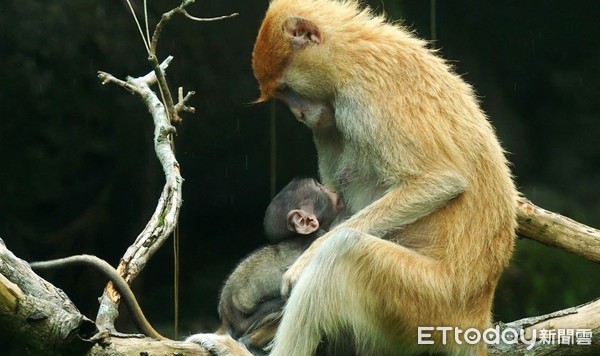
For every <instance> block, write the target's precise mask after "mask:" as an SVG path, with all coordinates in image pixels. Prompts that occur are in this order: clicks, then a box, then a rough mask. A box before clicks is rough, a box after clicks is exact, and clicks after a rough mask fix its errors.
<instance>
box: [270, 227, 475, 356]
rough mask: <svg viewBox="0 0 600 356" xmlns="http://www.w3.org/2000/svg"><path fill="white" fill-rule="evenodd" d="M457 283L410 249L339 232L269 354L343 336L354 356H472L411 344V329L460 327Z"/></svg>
mask: <svg viewBox="0 0 600 356" xmlns="http://www.w3.org/2000/svg"><path fill="white" fill-rule="evenodd" d="M455 279H456V277H454V278H450V275H449V272H448V271H447V270H446V269H445V268H444V267H443V266H442V264H441V263H439V262H437V261H434V260H432V259H430V258H427V257H424V256H422V255H420V254H418V253H416V252H414V251H412V250H409V249H407V248H404V247H402V246H399V245H396V244H394V243H391V242H389V241H385V240H382V239H379V238H376V237H373V236H370V235H367V234H363V233H360V232H357V231H354V230H351V229H341V230H339V231H338V232H337V233H336V234H334V235H333V236H332V237H331V238H330V239H328V240H327V241H325V242H324V243H323V244H322V245H321V247H320V248H319V250H318V251H317V252H316V254H315V256H314V258H313V260H312V261H311V263H310V264H309V265H308V266H307V268H306V269H305V270H304V272H303V273H302V275H301V277H300V279H299V280H298V284H297V285H296V286H295V288H294V289H293V290H292V293H291V295H290V298H289V300H288V302H287V304H286V307H285V309H284V314H283V319H282V321H281V324H280V327H279V329H278V331H277V334H276V337H275V343H274V347H273V351H272V353H271V355H275V356H284V355H286V356H287V355H298V356H305V355H306V356H309V355H313V353H314V352H315V350H316V349H317V347H318V345H319V342H320V341H321V340H322V339H324V338H327V340H329V341H333V342H334V344H335V343H336V342H339V341H342V342H343V341H344V340H336V337H337V336H339V335H347V334H350V335H352V336H353V340H352V342H353V343H354V347H356V350H357V354H358V355H410V354H414V353H420V352H424V351H425V352H430V351H433V352H437V351H443V352H448V353H450V354H461V353H465V354H472V353H476V352H478V351H476V350H474V349H473V348H470V349H469V350H463V349H461V348H457V345H446V346H444V345H442V342H441V340H440V339H439V335H437V336H434V340H435V345H427V346H428V348H425V346H419V345H417V327H419V326H455V325H453V323H459V319H460V317H459V316H457V315H456V313H457V311H456V309H457V307H456V306H455V303H454V302H455V297H456V296H455V294H456V293H457V289H456V286H454V285H452V281H453V280H455ZM458 313H460V312H458ZM470 317H473V316H472V315H471V316H470ZM483 319H485V317H483ZM456 326H461V327H462V326H463V325H456ZM480 326H481V325H469V326H468V327H480ZM450 337H451V336H450V334H449V335H448V339H450ZM463 344H464V342H463ZM432 346H433V347H432ZM463 346H467V347H468V346H469V345H463Z"/></svg>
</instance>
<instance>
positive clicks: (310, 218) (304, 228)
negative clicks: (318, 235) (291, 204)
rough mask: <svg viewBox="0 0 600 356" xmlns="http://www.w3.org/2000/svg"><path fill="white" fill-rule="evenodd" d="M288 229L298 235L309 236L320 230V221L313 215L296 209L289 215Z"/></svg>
mask: <svg viewBox="0 0 600 356" xmlns="http://www.w3.org/2000/svg"><path fill="white" fill-rule="evenodd" d="M287 228H288V230H290V231H292V232H295V233H297V234H301V235H308V234H312V233H313V232H315V231H317V229H319V220H318V219H317V217H316V216H315V214H313V213H309V212H307V211H305V210H302V209H294V210H291V211H290V212H289V213H288V215H287Z"/></svg>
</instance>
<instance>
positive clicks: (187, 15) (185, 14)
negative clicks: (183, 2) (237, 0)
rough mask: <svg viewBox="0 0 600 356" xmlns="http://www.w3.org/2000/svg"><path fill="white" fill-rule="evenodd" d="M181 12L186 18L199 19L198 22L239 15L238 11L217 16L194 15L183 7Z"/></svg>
mask: <svg viewBox="0 0 600 356" xmlns="http://www.w3.org/2000/svg"><path fill="white" fill-rule="evenodd" d="M181 12H182V14H183V15H184V16H185V17H187V18H188V19H190V20H194V21H200V22H208V21H219V20H224V19H228V18H231V17H235V16H237V15H239V13H237V12H234V13H233V14H229V15H224V16H217V17H195V16H192V15H190V14H189V13H188V12H187V11H185V9H183V10H182V11H181Z"/></svg>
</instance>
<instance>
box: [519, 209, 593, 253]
mask: <svg viewBox="0 0 600 356" xmlns="http://www.w3.org/2000/svg"><path fill="white" fill-rule="evenodd" d="M518 206H519V210H518V213H517V222H518V223H519V228H518V229H517V233H518V234H519V235H521V236H524V237H527V238H529V239H532V240H536V241H538V242H541V243H543V244H544V245H548V246H553V247H558V248H560V249H563V250H565V251H568V252H571V253H573V254H575V255H577V256H581V257H584V258H587V259H588V260H590V261H594V262H600V231H599V230H596V229H594V228H592V227H589V226H586V225H584V224H581V223H578V222H577V221H574V220H571V219H569V218H567V217H565V216H562V215H560V214H556V213H553V212H551V211H548V210H544V209H542V208H540V207H537V206H535V205H534V204H533V203H532V202H531V201H529V200H527V199H526V198H523V197H521V198H519V200H518Z"/></svg>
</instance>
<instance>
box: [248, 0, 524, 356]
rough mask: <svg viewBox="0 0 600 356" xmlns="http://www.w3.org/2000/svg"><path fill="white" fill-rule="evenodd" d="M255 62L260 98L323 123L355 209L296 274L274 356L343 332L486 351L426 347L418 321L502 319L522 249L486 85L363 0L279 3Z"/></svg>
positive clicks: (391, 349) (323, 162) (360, 338)
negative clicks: (485, 104)
mask: <svg viewBox="0 0 600 356" xmlns="http://www.w3.org/2000/svg"><path fill="white" fill-rule="evenodd" d="M298 19H300V20H298ZM298 24H302V25H301V27H299V28H294V26H296V27H298V26H300V25H298ZM290 27H291V28H290ZM307 31H308V32H309V33H305V32H307ZM253 69H254V73H255V76H256V78H257V80H258V82H259V85H260V90H261V96H260V98H259V99H258V101H259V102H262V101H266V100H269V99H271V98H278V99H281V100H283V101H284V102H286V103H287V104H288V105H289V106H290V108H291V109H292V111H293V112H294V114H295V115H296V116H297V118H298V119H299V120H301V121H303V122H305V123H306V124H307V125H308V126H309V127H310V128H311V129H312V130H313V134H314V140H315V144H316V147H317V151H318V155H319V157H318V163H319V172H320V175H321V179H322V181H323V183H324V184H325V185H327V186H329V187H332V188H333V189H335V190H337V191H338V192H340V193H341V195H342V197H343V198H344V201H345V203H346V209H347V216H349V218H348V219H347V220H346V221H344V222H342V223H341V224H339V225H338V226H337V227H335V228H334V229H332V231H330V232H329V233H328V234H326V235H324V236H323V237H321V238H319V239H317V240H316V241H315V242H314V243H313V244H312V245H311V247H310V248H309V249H308V250H307V251H306V252H305V253H304V254H303V255H302V256H301V257H300V258H299V259H298V260H297V261H296V262H295V263H294V265H292V267H291V268H290V269H289V270H288V272H287V273H286V275H285V276H284V281H283V284H284V289H283V292H284V293H287V292H289V290H290V288H291V287H292V286H293V289H292V292H291V295H290V298H289V300H288V304H287V305H286V309H285V312H284V317H283V320H282V323H281V325H280V328H279V331H278V333H277V336H276V338H275V343H274V348H273V354H274V355H311V354H312V353H313V352H314V350H315V349H316V347H317V345H318V343H319V341H320V340H321V339H322V338H323V337H327V338H329V339H332V340H333V339H335V338H336V337H338V336H339V335H341V333H342V332H346V333H350V335H351V336H352V337H353V340H354V342H355V347H356V348H357V350H358V352H359V353H360V354H367V355H371V354H377V355H380V354H411V353H416V352H422V351H433V352H437V351H445V352H449V353H456V354H461V353H467V354H468V353H471V352H477V353H481V354H485V347H484V346H483V345H478V346H476V347H475V348H472V347H471V348H469V347H467V346H468V345H464V344H463V345H457V344H451V345H449V346H446V347H445V348H444V347H443V346H442V345H440V343H439V342H436V344H435V345H433V346H428V347H425V346H418V345H416V340H417V337H416V334H417V327H418V326H458V327H461V328H463V329H464V328H470V327H475V328H478V329H484V328H486V327H488V326H490V324H491V307H492V300H493V294H494V290H495V287H496V284H497V281H498V278H499V276H500V273H501V271H502V270H503V269H504V268H505V267H506V266H507V264H508V262H509V259H510V257H511V254H512V250H513V245H514V230H515V226H516V220H515V213H516V197H517V191H516V189H515V186H514V183H513V181H512V177H511V174H510V171H509V169H508V163H507V161H506V159H505V157H504V151H503V149H502V148H501V146H500V144H499V142H498V139H497V138H496V135H495V133H494V130H493V128H492V126H491V125H490V123H489V122H488V120H487V118H486V116H485V115H484V114H483V113H482V111H481V109H480V108H479V105H478V102H477V99H476V97H475V94H474V92H473V90H472V88H471V87H470V86H469V85H468V84H466V83H465V82H464V81H463V80H462V79H461V78H460V77H459V76H458V75H456V74H455V73H454V72H453V71H452V69H451V68H450V67H449V66H448V65H447V64H446V62H445V61H444V60H442V59H441V58H439V57H438V56H436V53H435V51H432V50H430V49H428V48H427V47H426V43H425V42H424V41H422V40H419V39H417V38H416V37H414V35H413V34H411V33H410V32H408V31H407V30H406V29H404V28H402V27H400V26H398V25H394V24H390V23H388V22H386V21H385V19H384V18H383V17H381V16H375V15H373V14H372V13H371V12H370V10H369V9H365V8H362V9H361V8H360V7H359V5H358V3H357V2H355V1H350V0H348V1H332V0H304V1H295V0H274V1H272V2H271V5H270V7H269V10H268V11H267V13H266V16H265V19H264V21H263V24H262V26H261V28H260V31H259V34H258V38H257V40H256V44H255V47H254V52H253ZM324 108H325V109H324ZM326 108H332V110H329V111H328V110H326ZM328 115H330V116H332V117H326V116H328ZM327 121H332V122H333V124H329V125H323V124H322V122H327ZM386 240H388V241H386ZM389 241H391V242H389ZM344 335H346V334H344ZM439 336H440V335H439V334H435V337H437V338H439ZM438 341H439V339H438Z"/></svg>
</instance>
